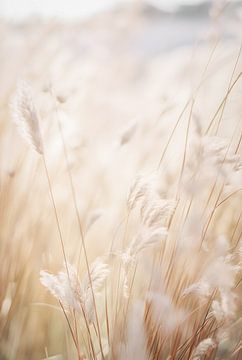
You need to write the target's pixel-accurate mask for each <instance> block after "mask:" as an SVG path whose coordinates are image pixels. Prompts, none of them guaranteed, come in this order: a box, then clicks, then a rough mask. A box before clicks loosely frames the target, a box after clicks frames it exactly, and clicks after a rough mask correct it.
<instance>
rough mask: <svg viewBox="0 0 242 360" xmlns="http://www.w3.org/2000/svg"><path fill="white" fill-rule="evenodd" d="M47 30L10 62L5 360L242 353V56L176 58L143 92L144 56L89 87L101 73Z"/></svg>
mask: <svg viewBox="0 0 242 360" xmlns="http://www.w3.org/2000/svg"><path fill="white" fill-rule="evenodd" d="M42 30H43V31H42V33H41V32H40V33H39V37H40V38H42V37H43V38H44V39H48V41H46V43H43V45H42V47H41V46H40V48H38V47H37V45H36V44H34V43H32V44H31V42H30V45H29V47H30V48H28V47H27V48H26V47H23V45H20V53H21V54H22V55H21V56H22V58H20V59H18V62H17V64H15V65H14V66H13V64H10V65H11V66H12V67H13V70H12V72H10V68H9V66H10V65H9V64H7V62H6V63H4V64H3V69H4V67H5V71H8V73H9V79H8V81H7V80H4V84H3V85H2V86H4V88H5V89H6V91H5V93H4V94H3V95H2V97H1V99H0V101H1V115H2V116H1V125H0V126H1V135H0V146H1V166H0V179H1V191H0V197H1V198H0V206H1V216H0V222H1V223H0V237H1V241H0V258H1V272H0V276H1V278H0V309H1V310H0V334H1V336H0V339H1V340H0V359H18V360H21V359H53V360H54V359H55V360H57V359H75V358H78V359H79V360H80V359H85V358H86V359H104V358H105V359H139V360H141V359H150V360H151V359H177V360H178V359H205V358H206V359H225V358H226V359H230V358H231V359H239V358H240V356H241V335H242V334H241V261H242V260H241V255H242V254H241V249H242V247H241V230H242V224H241V200H242V192H241V190H242V188H241V184H242V181H241V179H242V176H241V175H242V174H241V110H242V108H241V103H240V101H239V100H240V93H241V70H240V69H241V58H240V53H241V48H240V46H239V45H238V44H234V43H229V45H228V47H227V48H225V46H224V45H223V44H220V43H216V44H214V43H213V44H212V45H211V46H204V47H202V46H200V47H199V48H198V49H197V50H196V53H195V55H194V56H193V57H192V60H191V59H190V52H191V51H190V49H187V50H186V51H185V50H176V51H174V53H173V54H172V53H171V54H168V55H164V56H163V57H162V58H160V59H158V60H157V63H156V64H154V63H151V64H149V66H148V68H147V72H148V74H149V76H148V80H147V83H146V85H147V89H143V85H142V86H138V85H137V86H136V85H135V86H134V88H133V89H131V90H130V89H128V88H127V83H125V81H127V79H130V76H131V74H132V71H133V69H134V68H133V64H130V62H129V61H127V62H126V65H127V69H126V71H127V79H126V78H125V79H122V76H124V75H123V74H121V75H119V74H117V78H116V79H114V78H113V77H114V75H113V72H112V71H111V70H110V71H107V72H106V73H105V75H106V76H107V78H106V79H105V81H106V83H103V81H104V78H105V76H104V75H103V74H100V70H101V69H100V68H99V67H98V61H97V62H96V60H95V57H94V58H92V60H91V61H92V62H91V64H92V66H93V68H92V70H90V74H91V75H90V76H89V75H86V76H87V78H86V79H83V82H82V83H81V82H79V80H80V79H79V80H78V81H76V82H75V74H76V75H77V77H78V76H80V78H81V77H85V74H86V73H87V69H85V68H84V69H83V70H82V71H81V75H79V74H80V72H79V70H78V69H79V67H80V66H84V67H85V65H86V66H87V64H85V61H82V60H81V59H80V61H79V62H78V61H77V60H78V59H79V58H78V57H76V58H75V57H74V59H75V61H74V60H73V58H72V57H71V55H73V51H74V50H73V49H71V50H68V51H69V52H68V51H67V50H66V51H67V54H66V53H65V51H64V49H58V46H57V48H56V52H57V53H56V54H52V56H53V57H52V58H51V53H52V51H53V48H54V47H55V46H56V45H55V44H56V43H58V41H57V40H58V35H57V33H56V30H55V28H54V30H51V28H49V27H48V26H43V29H42ZM5 31H6V32H7V31H8V30H7V29H5ZM9 31H10V30H9ZM11 36H13V35H11ZM28 36H30V35H28ZM9 37H10V35H9ZM30 40H31V39H30ZM12 41H13V43H14V40H12ZM48 43H49V44H50V45H49V46H50V48H48ZM51 44H52V45H53V48H51ZM35 47H36V48H35ZM34 48H35V49H36V53H35V51H34ZM3 50H6V49H3ZM29 51H32V53H31V54H32V55H31V56H32V61H31V63H30V64H31V66H29V65H28V66H27V65H23V64H24V63H25V57H26V56H27V54H29ZM53 52H54V51H53ZM47 55H48V56H49V58H50V63H49V64H48V66H46V57H47ZM68 56H69V57H70V58H69V57H68ZM177 59H178V60H177ZM119 61H120V60H119V59H117V58H114V59H113V66H114V67H115V66H118V65H119V66H120V62H119ZM188 64H190V67H189V69H187V66H188ZM191 64H192V66H193V68H192V66H191ZM46 69H47V70H48V74H46V71H45V70H46ZM95 69H97V70H95ZM11 74H12V75H11ZM16 74H18V75H19V74H22V75H23V76H24V77H25V78H27V79H28V80H30V81H31V82H32V84H33V85H32V88H33V89H28V90H27V91H28V92H29V97H28V96H27V100H26V102H17V103H16V104H15V107H14V108H13V110H11V111H10V109H9V102H10V101H11V99H12V95H13V93H15V88H16V86H15V84H16V83H17V79H16V78H17V76H16ZM88 76H89V77H88ZM92 77H93V80H92ZM124 77H125V76H124ZM156 77H157V79H156V83H154V80H155V78H156ZM169 78H170V79H172V80H173V83H172V81H169V82H167V79H169ZM49 79H51V86H49V85H48V84H47V85H46V80H49ZM189 79H190V80H191V83H190V82H189ZM65 81H66V82H67V85H66V89H65ZM123 82H124V83H123ZM157 82H158V85H159V87H160V89H159V91H157V89H156V86H157V85H156V84H157ZM115 84H116V85H117V89H118V90H117V94H115V93H114V92H113V91H114V90H113V89H114V85H115ZM83 86H84V87H85V91H84V92H83ZM95 86H96V88H95ZM118 86H119V87H120V88H118ZM102 87H103V89H105V94H106V95H107V94H108V96H109V99H108V101H107V99H106V98H105V97H104V95H103V94H102V91H101V90H102ZM105 87H106V88H105ZM25 90H26V89H25ZM21 91H22V90H21V89H20V94H18V95H17V96H19V97H20V99H21V96H22V95H21ZM31 91H33V94H32V100H29V98H30V95H31V94H30V92H31ZM68 91H69V93H68ZM126 92H127V93H128V94H125V93H126ZM149 92H151V93H152V92H153V93H154V97H153V98H152V97H149V96H148V94H149ZM63 93H64V95H63ZM135 94H136V95H135ZM122 96H123V97H124V100H123V99H122ZM139 96H140V98H136V97H139ZM156 97H159V98H161V97H162V99H163V100H162V101H161V102H160V101H159V102H158V104H157V98H156ZM122 100H123V101H122ZM28 101H29V102H30V103H31V111H27V112H26V107H27V109H29V108H28V106H29V103H28ZM31 101H33V104H34V105H33V104H32V102H31ZM124 104H125V107H124ZM33 109H34V110H33ZM102 110H103V111H102ZM12 111H13V112H14V113H15V115H16V121H17V122H18V120H19V121H20V120H21V121H26V124H27V126H29V128H28V129H27V133H29V135H30V136H28V139H29V138H30V140H31V142H32V144H33V145H35V146H34V148H35V149H37V150H39V149H41V151H39V153H38V152H35V149H34V148H31V147H29V146H28V145H27V144H25V142H24V141H23V140H22V139H21V137H20V136H19V134H18V132H17V130H16V128H15V125H14V124H13V123H12V121H11V117H12V114H11V112H12ZM35 112H36V113H35ZM33 113H34V114H35V116H34V117H32V118H31V116H33ZM26 114H27V115H26ZM29 114H30V115H29ZM134 115H136V116H135V119H134ZM36 118H37V119H38V124H39V128H38V126H37V127H36V126H32V125H33V124H32V123H31V121H35V122H36ZM33 119H34V120H33ZM26 124H25V125H26ZM34 124H35V125H36V123H34ZM20 125H21V124H20ZM31 126H32V127H31ZM25 133H26V131H25ZM36 135H37V140H38V141H37V142H36V138H35V136H36ZM40 139H41V140H40ZM36 144H37V146H36ZM95 260H96V262H95ZM107 268H108V271H107ZM43 270H44V271H45V272H43ZM41 271H42V272H41ZM40 272H41V274H42V275H41V279H42V280H41V281H42V284H41V281H40ZM49 272H50V273H49ZM50 274H54V275H50ZM43 284H44V285H45V287H44V286H43ZM46 287H47V288H48V289H49V290H50V291H51V292H52V295H54V297H53V296H52V295H51V294H50V293H49V292H48V290H47V289H46Z"/></svg>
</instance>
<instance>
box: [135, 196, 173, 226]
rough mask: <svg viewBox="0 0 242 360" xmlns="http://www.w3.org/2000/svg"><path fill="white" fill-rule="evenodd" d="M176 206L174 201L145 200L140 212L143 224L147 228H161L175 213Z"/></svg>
mask: <svg viewBox="0 0 242 360" xmlns="http://www.w3.org/2000/svg"><path fill="white" fill-rule="evenodd" d="M176 204H177V203H176V201H175V200H173V199H154V200H153V199H151V200H148V199H144V201H143V205H142V207H141V210H140V215H141V220H142V222H143V224H144V225H146V226H147V227H156V226H160V225H161V222H162V221H165V220H166V219H168V218H169V217H170V216H171V215H172V214H173V213H174V211H175V208H176Z"/></svg>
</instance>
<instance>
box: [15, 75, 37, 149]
mask: <svg viewBox="0 0 242 360" xmlns="http://www.w3.org/2000/svg"><path fill="white" fill-rule="evenodd" d="M11 109H12V115H13V119H14V122H15V123H16V125H17V126H18V128H19V131H20V132H21V134H22V135H23V137H24V138H25V139H26V141H27V142H28V143H29V144H30V145H31V146H33V148H34V149H35V150H36V151H37V152H38V153H39V154H42V153H43V146H42V140H41V134H40V129H39V117H38V114H37V110H36V108H35V105H34V102H33V96H32V90H31V87H30V85H29V84H28V83H27V82H26V81H21V82H20V83H19V84H18V85H17V90H16V94H15V96H14V97H13V100H12V103H11Z"/></svg>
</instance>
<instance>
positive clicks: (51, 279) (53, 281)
mask: <svg viewBox="0 0 242 360" xmlns="http://www.w3.org/2000/svg"><path fill="white" fill-rule="evenodd" d="M67 267H68V274H67V272H66V271H64V272H59V273H58V274H57V275H53V274H50V273H48V272H46V271H43V270H42V271H41V272H40V281H41V283H42V284H43V285H44V286H45V287H47V289H48V290H49V291H50V293H51V294H52V295H53V296H55V297H56V298H57V299H58V300H59V301H60V302H61V303H62V304H63V305H64V306H66V307H68V306H70V307H71V308H72V309H75V310H77V311H78V312H82V311H84V313H85V316H86V318H87V319H88V321H89V323H92V322H93V321H94V308H93V306H94V304H93V297H92V292H91V284H90V281H89V276H88V274H85V275H84V277H83V280H82V281H81V282H80V280H79V278H78V274H77V270H76V269H75V267H74V266H72V265H71V264H67ZM108 273H109V269H108V266H107V264H105V263H103V262H102V261H101V260H100V259H96V260H95V261H94V262H93V263H92V264H91V266H90V275H91V282H92V288H93V292H94V293H95V295H98V292H99V290H101V288H102V286H103V284H104V281H105V279H106V277H107V276H108Z"/></svg>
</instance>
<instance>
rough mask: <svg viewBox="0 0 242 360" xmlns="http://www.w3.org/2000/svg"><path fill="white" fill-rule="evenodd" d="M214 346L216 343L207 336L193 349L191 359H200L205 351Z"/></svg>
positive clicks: (205, 353)
mask: <svg viewBox="0 0 242 360" xmlns="http://www.w3.org/2000/svg"><path fill="white" fill-rule="evenodd" d="M215 347H216V343H215V341H214V340H213V339H211V338H207V339H204V340H202V341H201V342H200V343H199V344H198V346H197V347H196V348H195V349H194V351H193V353H192V355H191V359H192V360H201V359H202V358H203V357H204V356H205V355H207V353H208V352H209V351H210V350H212V349H214V348H215Z"/></svg>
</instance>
